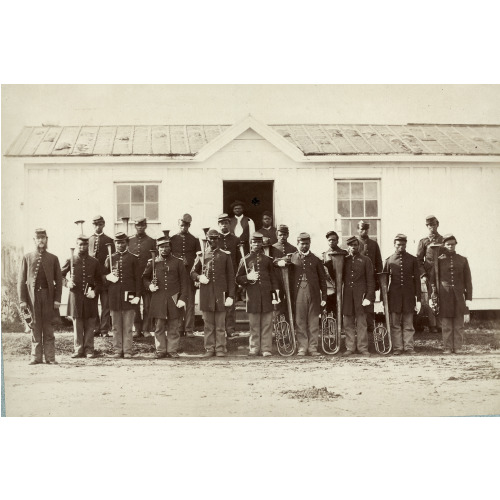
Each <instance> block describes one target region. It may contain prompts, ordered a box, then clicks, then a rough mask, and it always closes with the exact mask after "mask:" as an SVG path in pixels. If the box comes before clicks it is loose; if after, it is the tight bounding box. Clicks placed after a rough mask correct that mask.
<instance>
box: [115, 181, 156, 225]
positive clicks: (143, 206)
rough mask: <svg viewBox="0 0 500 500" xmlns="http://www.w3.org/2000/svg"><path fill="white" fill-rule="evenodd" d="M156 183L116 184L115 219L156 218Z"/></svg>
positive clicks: (152, 219) (150, 219) (153, 219)
mask: <svg viewBox="0 0 500 500" xmlns="http://www.w3.org/2000/svg"><path fill="white" fill-rule="evenodd" d="M158 191H159V188H158V184H152V183H149V184H137V183H134V184H116V220H118V221H119V220H120V219H121V218H122V217H130V220H135V219H138V218H139V217H147V219H148V221H157V220H158Z"/></svg>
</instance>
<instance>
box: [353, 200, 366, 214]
mask: <svg viewBox="0 0 500 500" xmlns="http://www.w3.org/2000/svg"><path fill="white" fill-rule="evenodd" d="M351 209H352V217H364V216H365V214H364V207H363V201H362V200H353V201H352V202H351Z"/></svg>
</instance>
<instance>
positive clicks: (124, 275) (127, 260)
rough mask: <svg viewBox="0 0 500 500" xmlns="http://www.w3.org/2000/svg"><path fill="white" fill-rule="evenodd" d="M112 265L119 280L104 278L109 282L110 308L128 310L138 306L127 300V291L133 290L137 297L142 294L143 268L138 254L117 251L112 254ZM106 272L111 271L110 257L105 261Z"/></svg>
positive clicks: (112, 309)
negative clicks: (114, 281) (112, 280)
mask: <svg viewBox="0 0 500 500" xmlns="http://www.w3.org/2000/svg"><path fill="white" fill-rule="evenodd" d="M112 261H113V262H112V267H113V269H116V270H117V276H118V278H119V280H118V281H117V282H116V283H112V282H111V281H108V280H107V279H106V277H105V276H103V280H106V281H108V283H109V292H108V294H109V295H108V296H109V309H110V310H111V311H127V310H130V309H134V308H135V307H136V306H134V305H133V304H131V303H130V301H125V292H133V293H134V294H135V296H136V297H140V296H141V288H142V287H141V270H140V268H139V258H138V257H137V255H134V254H133V253H130V252H129V251H128V250H125V252H123V253H120V252H115V253H114V254H113V255H112ZM104 272H105V274H106V275H107V274H109V273H111V268H110V265H109V257H108V258H107V259H106V262H105V263H104Z"/></svg>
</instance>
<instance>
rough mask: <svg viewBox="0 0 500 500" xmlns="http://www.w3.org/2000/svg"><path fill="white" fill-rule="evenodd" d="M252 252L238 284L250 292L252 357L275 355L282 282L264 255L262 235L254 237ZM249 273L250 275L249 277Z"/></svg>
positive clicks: (248, 307)
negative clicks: (274, 331) (275, 324)
mask: <svg viewBox="0 0 500 500" xmlns="http://www.w3.org/2000/svg"><path fill="white" fill-rule="evenodd" d="M251 248H252V249H251V251H250V253H249V254H247V255H245V258H244V259H243V258H242V259H241V261H240V265H239V268H238V272H237V273H236V283H238V284H240V285H242V286H244V287H245V288H246V292H247V313H248V321H249V323H250V351H249V355H250V356H257V355H258V354H259V352H262V356H271V355H272V343H273V336H272V329H273V325H272V321H273V309H274V307H273V306H274V305H275V304H278V301H279V298H278V294H279V290H278V280H277V279H276V276H275V274H274V267H273V261H272V258H271V257H267V256H266V255H264V253H263V252H262V235H261V234H260V233H254V234H253V235H252V239H251ZM247 269H248V274H247Z"/></svg>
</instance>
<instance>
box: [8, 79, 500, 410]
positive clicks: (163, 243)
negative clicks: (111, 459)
mask: <svg viewBox="0 0 500 500" xmlns="http://www.w3.org/2000/svg"><path fill="white" fill-rule="evenodd" d="M1 92H2V131H1V132H2V159H1V162H2V164H1V165H2V168H1V171H2V174H1V175H2V179H1V181H2V188H1V191H2V193H1V194H2V197H1V208H2V214H1V217H2V222H1V224H2V240H1V266H2V276H1V282H2V286H1V292H2V356H3V396H4V408H3V411H4V415H6V416H8V417H170V416H175V417H441V416H490V415H498V414H500V355H499V354H500V351H499V347H500V288H499V284H500V261H499V259H498V257H497V252H498V247H499V244H500V241H499V237H498V229H497V228H498V220H499V216H500V197H499V195H498V193H499V188H500V85H477V84H469V85H457V84H455V85H452V84H447V85H436V84H434V85H422V84H420V85H400V84H392V85H389V84H386V85H375V84H370V85H368V84H366V85H347V84H342V85H341V84H336V85H333V84H332V85H328V84H321V85H312V84H307V85H306V84H295V85H292V84H288V85H287V84H274V85H264V84H247V85H237V84H217V85H216V84H196V85H194V84H192V85H187V84H186V85H180V84H169V85H160V84H149V85H146V84H135V85H132V84H122V85H118V84H106V85H104V84H103V85H97V84H68V85H63V84H30V85H17V84H4V85H2V89H1Z"/></svg>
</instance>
